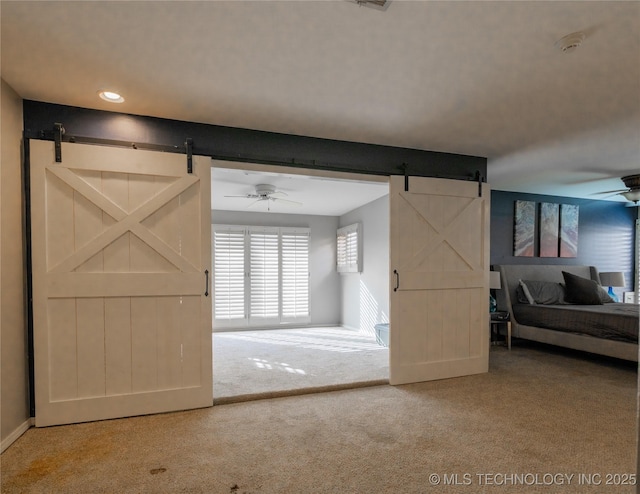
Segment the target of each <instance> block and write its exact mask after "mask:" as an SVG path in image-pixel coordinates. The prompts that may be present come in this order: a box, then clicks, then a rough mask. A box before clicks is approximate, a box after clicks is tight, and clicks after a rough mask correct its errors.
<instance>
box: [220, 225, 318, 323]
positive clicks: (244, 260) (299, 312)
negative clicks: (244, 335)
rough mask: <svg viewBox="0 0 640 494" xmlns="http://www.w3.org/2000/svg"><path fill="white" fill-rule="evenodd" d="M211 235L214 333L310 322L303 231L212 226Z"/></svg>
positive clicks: (306, 234) (305, 234)
mask: <svg viewBox="0 0 640 494" xmlns="http://www.w3.org/2000/svg"><path fill="white" fill-rule="evenodd" d="M213 232H214V233H213V240H214V242H213V258H214V261H213V264H214V292H213V296H214V322H215V325H216V327H220V328H232V327H246V326H258V325H264V326H269V325H277V324H281V323H292V322H297V323H303V324H304V323H307V322H309V233H310V231H309V229H308V228H276V227H255V226H229V225H214V227H213ZM245 280H247V281H246V282H245Z"/></svg>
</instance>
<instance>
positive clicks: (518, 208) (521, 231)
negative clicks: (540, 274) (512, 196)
mask: <svg viewBox="0 0 640 494" xmlns="http://www.w3.org/2000/svg"><path fill="white" fill-rule="evenodd" d="M514 207H515V211H514V223H515V224H514V225H513V255H514V256H516V257H533V254H534V248H535V226H536V203H535V202H533V201H515V206H514Z"/></svg>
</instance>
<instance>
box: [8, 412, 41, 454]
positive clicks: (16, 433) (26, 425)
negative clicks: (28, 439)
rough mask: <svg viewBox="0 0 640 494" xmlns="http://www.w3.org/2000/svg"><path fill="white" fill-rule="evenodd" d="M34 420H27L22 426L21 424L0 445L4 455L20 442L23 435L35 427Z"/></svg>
mask: <svg viewBox="0 0 640 494" xmlns="http://www.w3.org/2000/svg"><path fill="white" fill-rule="evenodd" d="M33 423H34V420H33V419H32V418H29V419H27V420H25V421H24V422H23V423H22V424H20V425H19V426H18V427H17V428H16V430H14V431H13V432H12V433H11V434H9V435H8V436H7V437H5V438H4V439H3V440H2V442H1V443H0V453H4V452H5V450H6V449H7V448H8V447H9V446H11V445H12V444H13V443H14V442H16V441H17V440H18V438H19V437H20V436H22V434H24V433H25V432H27V431H28V430H29V429H30V428H31V427H33Z"/></svg>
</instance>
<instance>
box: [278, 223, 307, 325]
mask: <svg viewBox="0 0 640 494" xmlns="http://www.w3.org/2000/svg"><path fill="white" fill-rule="evenodd" d="M281 230H282V233H281V242H282V321H283V322H307V321H308V319H309V231H308V230H295V229H285V228H283V229H281Z"/></svg>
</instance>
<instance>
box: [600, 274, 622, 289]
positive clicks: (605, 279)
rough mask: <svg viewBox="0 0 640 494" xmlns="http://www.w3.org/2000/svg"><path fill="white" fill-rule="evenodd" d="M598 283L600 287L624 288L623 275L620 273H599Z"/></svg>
mask: <svg viewBox="0 0 640 494" xmlns="http://www.w3.org/2000/svg"><path fill="white" fill-rule="evenodd" d="M600 283H601V284H602V286H624V285H625V283H624V273H622V272H621V271H611V272H609V273H600Z"/></svg>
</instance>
